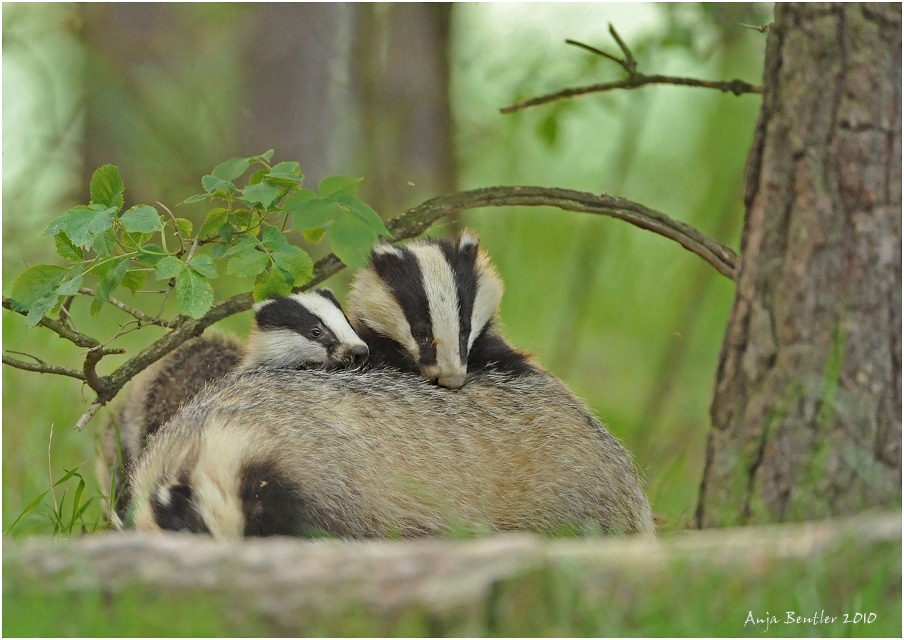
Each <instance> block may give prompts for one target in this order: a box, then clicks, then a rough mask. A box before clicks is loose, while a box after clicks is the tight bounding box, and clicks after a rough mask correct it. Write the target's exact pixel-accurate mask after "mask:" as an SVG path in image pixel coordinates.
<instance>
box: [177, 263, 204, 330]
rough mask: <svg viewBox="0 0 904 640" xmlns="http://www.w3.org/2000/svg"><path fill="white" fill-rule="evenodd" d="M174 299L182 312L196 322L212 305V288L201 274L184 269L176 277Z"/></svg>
mask: <svg viewBox="0 0 904 640" xmlns="http://www.w3.org/2000/svg"><path fill="white" fill-rule="evenodd" d="M176 299H177V300H179V307H180V308H181V309H182V311H183V312H185V313H186V314H187V315H188V316H189V317H192V318H195V319H196V320H197V319H198V318H200V317H202V316H203V315H204V314H205V313H207V311H208V310H209V309H210V305H212V304H213V287H211V286H210V283H209V282H207V278H205V277H204V276H202V275H201V274H199V273H197V272H196V271H192V270H191V269H185V270H183V271H182V273H180V274H179V275H178V276H176Z"/></svg>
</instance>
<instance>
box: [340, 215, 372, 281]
mask: <svg viewBox="0 0 904 640" xmlns="http://www.w3.org/2000/svg"><path fill="white" fill-rule="evenodd" d="M377 237H378V235H377V233H376V232H375V231H374V230H373V229H371V227H370V226H369V225H367V224H365V223H364V222H362V221H361V219H360V218H358V217H357V216H356V215H355V214H353V213H350V212H348V211H343V212H342V213H340V214H339V217H337V218H336V222H334V223H333V226H332V227H330V246H331V247H332V248H333V253H335V254H336V256H337V257H338V258H339V259H340V260H342V262H343V263H345V265H346V266H348V267H350V268H352V269H358V268H360V267H363V266H364V265H365V264H367V258H368V256H369V255H370V250H371V247H373V245H374V243H375V242H376V241H377Z"/></svg>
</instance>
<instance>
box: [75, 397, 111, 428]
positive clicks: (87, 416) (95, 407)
mask: <svg viewBox="0 0 904 640" xmlns="http://www.w3.org/2000/svg"><path fill="white" fill-rule="evenodd" d="M104 404H105V403H103V402H95V403H93V404H92V405H91V406H90V407H88V410H87V411H86V412H85V413H83V414H82V417H81V418H79V419H78V422H76V423H75V426H74V427H72V428H73V429H75V430H76V431H81V430H82V429H84V428H85V425H86V424H88V422H89V421H90V420H91V418H93V417H94V414H96V413H97V412H98V411H100V408H101V407H102V406H104Z"/></svg>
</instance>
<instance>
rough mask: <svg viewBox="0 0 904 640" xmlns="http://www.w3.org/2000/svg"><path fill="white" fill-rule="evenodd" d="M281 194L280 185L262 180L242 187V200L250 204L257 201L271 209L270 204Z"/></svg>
mask: <svg viewBox="0 0 904 640" xmlns="http://www.w3.org/2000/svg"><path fill="white" fill-rule="evenodd" d="M279 194H280V188H279V187H277V186H274V185H272V184H270V183H269V182H261V183H260V184H252V185H249V186H247V187H245V188H244V189H242V200H244V201H245V202H247V203H248V204H250V205H253V204H255V203H257V204H259V205H260V206H261V207H263V208H264V209H269V208H270V205H272V204H273V202H274V201H275V200H276V199H277V198H278V197H279Z"/></svg>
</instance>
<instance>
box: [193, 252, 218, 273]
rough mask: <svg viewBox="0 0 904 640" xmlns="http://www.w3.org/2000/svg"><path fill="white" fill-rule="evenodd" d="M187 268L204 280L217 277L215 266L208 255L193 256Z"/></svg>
mask: <svg viewBox="0 0 904 640" xmlns="http://www.w3.org/2000/svg"><path fill="white" fill-rule="evenodd" d="M188 266H189V268H190V269H194V270H195V271H197V272H198V273H200V274H201V275H202V276H204V277H205V278H216V277H217V265H215V264H214V262H213V258H211V257H210V256H208V255H204V254H201V255H198V256H194V257H193V258H192V259H191V260H189V261H188Z"/></svg>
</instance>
